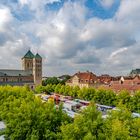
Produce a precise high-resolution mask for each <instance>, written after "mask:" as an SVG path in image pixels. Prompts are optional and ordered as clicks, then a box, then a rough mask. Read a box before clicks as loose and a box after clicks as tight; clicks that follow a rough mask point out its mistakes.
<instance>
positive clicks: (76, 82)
mask: <svg viewBox="0 0 140 140" xmlns="http://www.w3.org/2000/svg"><path fill="white" fill-rule="evenodd" d="M97 81H98V79H97V76H96V75H95V74H93V73H92V72H88V71H87V72H78V73H76V74H74V75H73V76H72V77H71V78H70V79H69V80H68V81H67V82H66V85H69V86H79V87H80V88H83V87H92V86H95V85H96V84H97Z"/></svg>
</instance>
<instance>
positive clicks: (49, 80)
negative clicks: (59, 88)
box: [42, 77, 60, 86]
mask: <svg viewBox="0 0 140 140" xmlns="http://www.w3.org/2000/svg"><path fill="white" fill-rule="evenodd" d="M59 83H60V80H58V78H57V77H49V78H47V79H46V80H44V81H42V85H43V86H46V85H48V84H52V85H53V84H54V85H57V84H59Z"/></svg>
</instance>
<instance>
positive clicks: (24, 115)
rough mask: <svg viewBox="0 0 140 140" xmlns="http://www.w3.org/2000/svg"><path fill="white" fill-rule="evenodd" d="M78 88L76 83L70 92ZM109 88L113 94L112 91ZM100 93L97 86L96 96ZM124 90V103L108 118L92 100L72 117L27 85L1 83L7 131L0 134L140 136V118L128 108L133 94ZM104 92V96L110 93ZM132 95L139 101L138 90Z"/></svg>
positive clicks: (25, 138)
mask: <svg viewBox="0 0 140 140" xmlns="http://www.w3.org/2000/svg"><path fill="white" fill-rule="evenodd" d="M50 87H52V86H50ZM55 87H56V86H55ZM47 88H48V87H47ZM63 88H64V86H63ZM63 88H61V91H63V90H62V89H63ZM67 88H70V87H67ZM78 89H79V88H78V87H75V88H74V90H73V91H72V93H71V94H73V92H77V91H76V90H78ZM67 90H68V89H67ZM80 90H81V89H79V90H78V91H80ZM86 90H87V91H88V92H87V93H88V94H91V93H92V90H91V89H84V92H85V91H86ZM101 91H102V92H104V90H101ZM101 91H99V93H100V92H101ZM63 92H65V90H64V91H63ZM106 92H107V93H106ZM106 92H105V94H107V95H108V96H111V97H113V96H112V95H110V94H111V92H110V91H106ZM65 94H66V92H65ZM88 94H87V95H88ZM97 94H98V92H97V91H96V90H95V89H94V96H97ZM122 94H123V95H121V99H119V100H121V106H120V107H119V109H118V110H117V111H112V112H109V113H108V117H107V118H106V119H103V118H102V114H101V113H100V112H99V111H97V110H96V108H95V104H94V103H92V102H91V104H90V106H89V107H87V108H86V109H84V110H83V111H81V113H80V114H79V115H77V116H76V117H75V118H74V120H72V119H70V118H69V117H68V116H67V115H66V114H64V113H63V112H62V108H61V106H60V108H59V109H58V108H55V107H54V103H53V102H51V101H50V102H47V103H43V102H42V101H41V99H40V98H38V97H37V96H35V95H34V94H33V92H32V91H30V90H29V89H28V88H27V87H10V86H5V87H0V118H1V119H2V120H3V121H4V122H5V124H6V129H5V131H3V132H2V133H0V135H1V134H3V133H4V134H5V136H6V139H7V140H8V139H10V140H139V139H140V118H133V117H132V113H131V111H130V110H129V109H127V108H126V107H127V106H130V104H132V102H131V103H130V104H129V103H128V101H129V102H130V99H131V98H129V95H128V94H126V92H125V94H124V93H122ZM74 95H75V96H76V94H74ZM87 95H86V96H85V97H86V98H87V97H88V96H87ZM101 95H102V96H103V97H104V98H106V96H107V95H106V96H105V95H103V94H101ZM82 96H83V95H82ZM94 96H90V98H91V97H92V98H94ZM113 98H114V97H113ZM133 98H134V99H135V101H139V92H137V93H136V96H133ZM97 99H98V101H100V100H99V99H100V97H98V96H97ZM107 99H109V98H108V97H107ZM116 100H118V98H117V99H116ZM110 102H111V101H108V103H110ZM126 103H127V104H126ZM134 103H136V102H134ZM122 104H126V107H125V106H124V105H122ZM137 107H138V106H136V108H137Z"/></svg>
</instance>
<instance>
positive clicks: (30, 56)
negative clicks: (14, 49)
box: [23, 50, 35, 59]
mask: <svg viewBox="0 0 140 140" xmlns="http://www.w3.org/2000/svg"><path fill="white" fill-rule="evenodd" d="M34 57H35V56H34V55H33V53H32V52H31V51H30V50H29V51H28V52H27V53H26V54H25V55H24V57H23V58H29V59H33V58H34Z"/></svg>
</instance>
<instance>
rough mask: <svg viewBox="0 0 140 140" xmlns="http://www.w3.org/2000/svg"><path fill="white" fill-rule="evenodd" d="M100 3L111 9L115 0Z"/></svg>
mask: <svg viewBox="0 0 140 140" xmlns="http://www.w3.org/2000/svg"><path fill="white" fill-rule="evenodd" d="M99 2H100V3H101V5H102V6H103V7H105V8H110V7H111V6H112V5H113V3H114V2H115V0H99Z"/></svg>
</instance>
